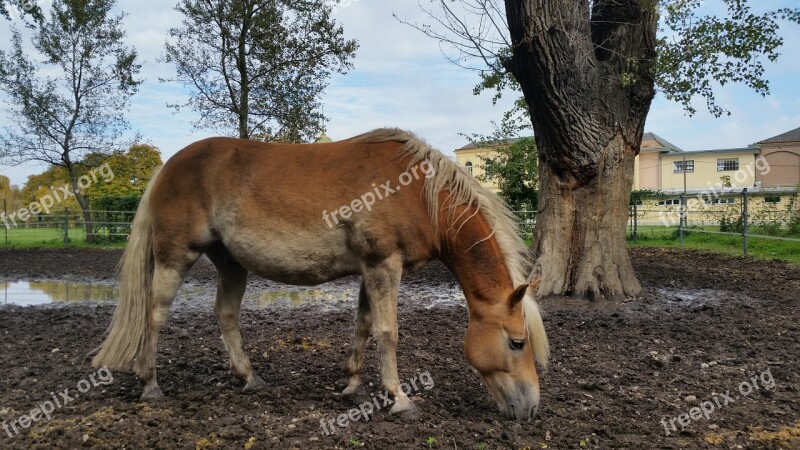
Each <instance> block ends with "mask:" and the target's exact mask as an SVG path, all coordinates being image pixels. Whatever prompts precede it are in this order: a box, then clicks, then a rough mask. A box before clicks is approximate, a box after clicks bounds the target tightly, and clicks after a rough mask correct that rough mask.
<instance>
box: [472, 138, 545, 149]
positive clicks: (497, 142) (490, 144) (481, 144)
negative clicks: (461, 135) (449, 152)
mask: <svg viewBox="0 0 800 450" xmlns="http://www.w3.org/2000/svg"><path fill="white" fill-rule="evenodd" d="M527 137H533V136H527ZM521 139H524V138H522V137H518V138H511V139H499V140H492V141H483V142H470V143H469V144H467V145H465V146H463V147H461V148H458V149H456V151H459V150H472V149H475V148H491V147H499V146H501V145H511V144H513V143H515V142H517V141H519V140H521Z"/></svg>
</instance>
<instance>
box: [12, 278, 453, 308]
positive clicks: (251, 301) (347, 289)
mask: <svg viewBox="0 0 800 450" xmlns="http://www.w3.org/2000/svg"><path fill="white" fill-rule="evenodd" d="M358 291H359V284H358V283H352V284H350V283H348V284H347V285H342V284H338V285H331V286H320V287H318V288H306V289H303V288H297V289H291V286H286V288H285V289H282V288H279V289H278V290H263V291H259V290H257V289H252V288H251V290H248V292H247V294H245V305H246V306H245V307H250V308H298V307H303V306H307V305H310V306H315V307H319V309H321V310H327V311H330V310H337V309H347V308H353V307H355V306H356V305H357V304H358ZM215 292H216V286H215V285H212V286H183V287H182V288H181V289H180V290H179V291H178V298H177V300H178V301H180V302H186V303H191V304H194V305H196V304H197V302H198V301H210V302H212V303H213V301H214V297H215ZM118 299H119V291H118V289H117V286H115V285H111V284H102V283H88V282H75V281H0V305H4V304H6V305H21V306H33V305H47V304H54V303H78V302H87V301H93V302H116V301H117V300H118ZM398 303H400V304H401V305H405V306H412V307H423V308H428V309H430V308H436V307H450V306H461V307H466V300H465V299H464V294H463V293H462V292H461V289H458V288H447V287H439V286H431V287H428V286H413V287H405V286H404V288H403V289H401V290H400V295H399V298H398Z"/></svg>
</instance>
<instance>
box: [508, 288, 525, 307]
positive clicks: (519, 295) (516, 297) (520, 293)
mask: <svg viewBox="0 0 800 450" xmlns="http://www.w3.org/2000/svg"><path fill="white" fill-rule="evenodd" d="M526 292H528V285H527V284H523V285H522V286H519V287H517V288H516V289H514V292H513V293H511V297H510V298H509V299H508V300H509V304H510V305H511V307H512V308H513V307H515V306H517V303H519V302H521V301H522V299H523V298H525V293H526Z"/></svg>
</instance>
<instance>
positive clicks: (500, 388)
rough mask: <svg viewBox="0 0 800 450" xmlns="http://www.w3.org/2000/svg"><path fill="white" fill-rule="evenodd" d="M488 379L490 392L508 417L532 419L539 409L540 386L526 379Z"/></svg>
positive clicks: (523, 419)
mask: <svg viewBox="0 0 800 450" xmlns="http://www.w3.org/2000/svg"><path fill="white" fill-rule="evenodd" d="M504 378H505V379H501V380H493V381H490V380H489V379H488V378H487V379H486V382H487V385H488V387H489V393H490V394H491V395H492V397H493V398H494V401H495V403H496V404H497V407H498V408H499V409H500V412H502V413H503V414H505V415H506V416H507V417H508V418H510V419H514V420H521V421H530V420H532V419H533V418H534V417H535V416H536V412H537V411H538V409H539V386H537V385H536V384H533V383H529V382H525V381H515V380H511V379H509V378H506V377H504Z"/></svg>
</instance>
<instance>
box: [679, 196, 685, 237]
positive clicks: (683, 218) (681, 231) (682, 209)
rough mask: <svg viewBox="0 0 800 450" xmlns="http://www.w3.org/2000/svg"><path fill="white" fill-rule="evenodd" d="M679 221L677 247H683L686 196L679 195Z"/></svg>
mask: <svg viewBox="0 0 800 450" xmlns="http://www.w3.org/2000/svg"><path fill="white" fill-rule="evenodd" d="M680 206H681V220H680V221H678V245H683V227H684V226H685V225H686V223H685V222H686V194H681V205H680Z"/></svg>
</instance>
